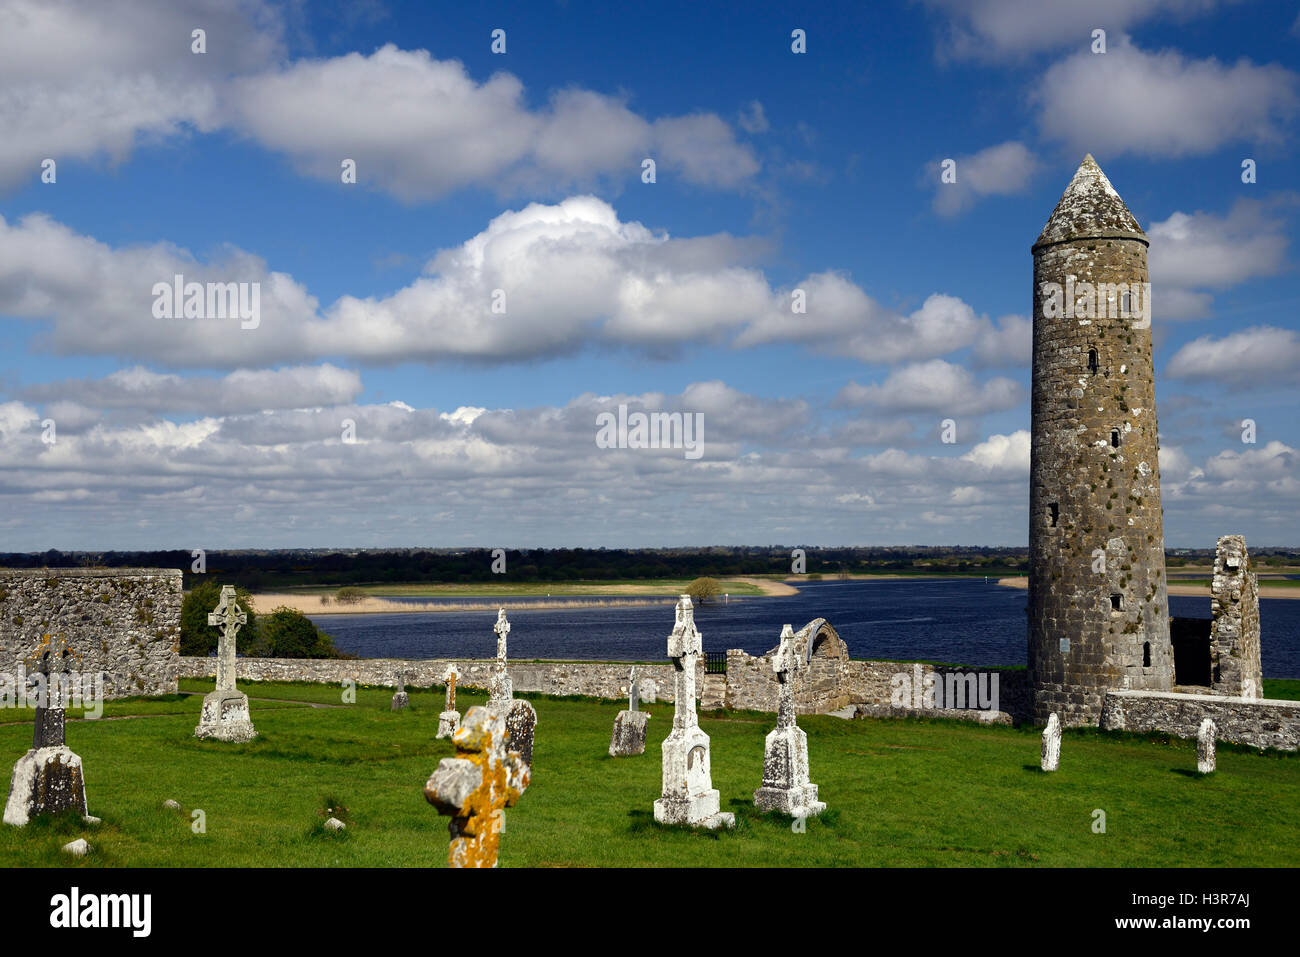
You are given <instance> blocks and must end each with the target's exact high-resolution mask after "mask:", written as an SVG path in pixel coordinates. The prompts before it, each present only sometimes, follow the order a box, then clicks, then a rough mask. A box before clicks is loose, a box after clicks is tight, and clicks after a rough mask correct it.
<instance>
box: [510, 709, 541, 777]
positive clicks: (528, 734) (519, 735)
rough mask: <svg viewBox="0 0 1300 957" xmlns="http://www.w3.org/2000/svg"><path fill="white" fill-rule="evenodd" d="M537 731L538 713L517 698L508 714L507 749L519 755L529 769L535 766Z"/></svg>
mask: <svg viewBox="0 0 1300 957" xmlns="http://www.w3.org/2000/svg"><path fill="white" fill-rule="evenodd" d="M536 731H537V711H536V710H535V709H534V708H533V706H532V705H531V704H529V703H528V702H527V701H524V700H522V699H519V698H516V699H515V700H514V701H512V702H510V710H509V711H507V712H506V749H507V750H509V751H512V752H516V753H518V755H519V756H520V757H521V758H523V759H524V763H525V764H527V765H528V766H529V767H532V765H533V740H534V737H535V736H536Z"/></svg>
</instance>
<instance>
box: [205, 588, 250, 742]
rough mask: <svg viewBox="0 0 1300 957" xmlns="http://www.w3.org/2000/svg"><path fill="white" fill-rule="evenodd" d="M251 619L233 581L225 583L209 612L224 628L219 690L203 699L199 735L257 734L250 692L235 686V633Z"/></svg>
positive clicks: (237, 737)
mask: <svg viewBox="0 0 1300 957" xmlns="http://www.w3.org/2000/svg"><path fill="white" fill-rule="evenodd" d="M247 621H248V615H246V614H244V612H243V610H242V609H241V608H240V607H239V602H238V601H237V600H236V598H235V588H234V586H233V585H222V586H221V601H220V602H218V603H217V607H216V610H214V611H213V612H212V613H211V614H210V615H208V624H209V625H212V626H213V627H214V628H220V629H221V639H220V641H219V642H218V644H217V690H216V691H213V692H212V693H211V694H209V695H208V696H207V697H205V698H204V699H203V712H202V714H201V715H200V717H199V726H198V727H197V728H195V729H194V737H196V738H215V739H216V740H218V741H252V740H253V738H255V737H257V731H256V730H254V728H253V721H252V718H251V717H250V715H249V713H248V695H246V694H243V693H242V692H240V691H239V690H237V689H236V687H235V674H236V671H235V668H236V666H235V635H236V634H237V633H238V632H239V629H240V627H242V626H243V625H244V624H245V623H247Z"/></svg>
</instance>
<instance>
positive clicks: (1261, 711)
mask: <svg viewBox="0 0 1300 957" xmlns="http://www.w3.org/2000/svg"><path fill="white" fill-rule="evenodd" d="M1203 718H1212V719H1213V720H1214V723H1215V725H1216V726H1217V727H1218V737H1219V740H1221V741H1231V742H1233V743H1234V744H1245V745H1249V746H1250V747H1255V748H1277V749H1278V750H1281V751H1296V750H1300V701H1280V700H1276V699H1269V698H1255V699H1249V698H1229V697H1224V696H1222V695H1199V694H1196V695H1193V694H1182V693H1170V692H1159V691H1111V692H1108V693H1107V694H1106V701H1105V704H1103V705H1102V710H1101V726H1102V728H1103V729H1105V730H1108V731H1135V732H1152V731H1164V732H1166V733H1168V734H1176V735H1178V736H1179V737H1180V738H1195V737H1196V733H1197V731H1198V730H1199V729H1200V726H1201V720H1202V719H1203Z"/></svg>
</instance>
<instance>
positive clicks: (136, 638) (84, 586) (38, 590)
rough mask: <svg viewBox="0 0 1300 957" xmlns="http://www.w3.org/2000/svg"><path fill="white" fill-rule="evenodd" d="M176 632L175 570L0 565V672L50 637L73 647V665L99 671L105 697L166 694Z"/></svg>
mask: <svg viewBox="0 0 1300 957" xmlns="http://www.w3.org/2000/svg"><path fill="white" fill-rule="evenodd" d="M180 634H181V572H180V569H177V568H71V569H69V568H49V569H11V568H0V670H2V671H5V672H8V673H9V674H10V675H11V676H16V675H17V674H18V673H19V671H20V670H21V669H22V667H23V662H24V660H25V659H26V658H27V657H28V656H29V655H31V654H32V653H33V652H34V651H35V650H36V649H37V648H38V647H39V646H40V645H41V644H42V642H44V641H45V639H46V636H48V637H49V638H50V639H51V640H52V641H54V642H59V641H62V642H66V643H67V645H68V646H69V647H70V648H71V649H72V650H73V652H74V653H75V658H74V659H73V661H72V662H70V665H69V667H70V668H71V669H73V670H75V671H78V672H80V673H82V674H83V675H92V674H99V673H103V674H104V676H105V680H104V693H105V696H106V697H110V698H119V697H123V696H126V695H142V694H171V693H173V692H175V691H176V669H177V665H178V662H179V654H178V651H179V649H180ZM30 670H31V669H30V666H28V671H29V673H30Z"/></svg>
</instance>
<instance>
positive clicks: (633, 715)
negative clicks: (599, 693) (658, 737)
mask: <svg viewBox="0 0 1300 957" xmlns="http://www.w3.org/2000/svg"><path fill="white" fill-rule="evenodd" d="M627 682H628V684H627V710H626V711H620V712H619V713H618V716H617V717H616V718H614V733H613V735H611V736H610V739H609V754H610V757H614V758H621V757H630V756H632V755H634V754H645V732H646V722H647V721H649V720H650V715H649V714H648V713H646V712H645V711H642V710H641V709H640V707H639V705H640V702H641V682H639V681H638V680H637V677H636V668H633V669H632V671H631V673H630V674H628V676H627Z"/></svg>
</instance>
